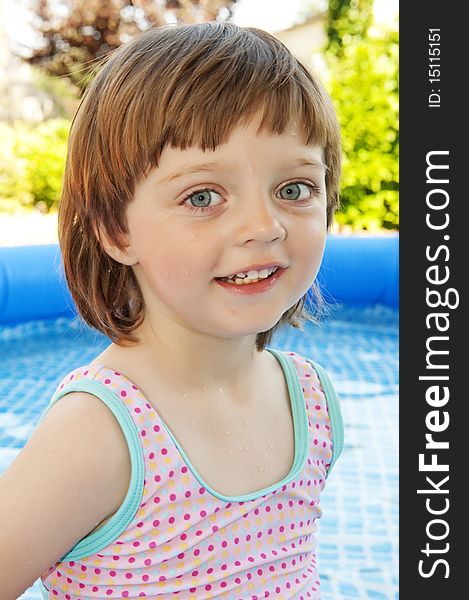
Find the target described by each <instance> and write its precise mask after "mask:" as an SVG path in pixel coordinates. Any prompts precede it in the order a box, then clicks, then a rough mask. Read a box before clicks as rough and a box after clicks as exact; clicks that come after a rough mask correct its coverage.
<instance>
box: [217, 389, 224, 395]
mask: <svg viewBox="0 0 469 600" xmlns="http://www.w3.org/2000/svg"><path fill="white" fill-rule="evenodd" d="M218 393H219V394H220V396H224V395H225V392H224V391H223V390H222V389H221V388H218Z"/></svg>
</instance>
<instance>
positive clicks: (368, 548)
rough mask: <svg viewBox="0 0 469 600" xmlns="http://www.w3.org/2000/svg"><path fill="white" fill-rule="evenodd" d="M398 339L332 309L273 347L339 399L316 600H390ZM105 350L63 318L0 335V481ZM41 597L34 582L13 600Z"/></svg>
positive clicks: (394, 560) (390, 324) (393, 326)
mask: <svg viewBox="0 0 469 600" xmlns="http://www.w3.org/2000/svg"><path fill="white" fill-rule="evenodd" d="M397 331H398V316H397V312H396V311H393V310H390V309H388V308H384V307H373V308H366V309H363V308H362V309H352V308H344V307H337V308H336V309H335V310H334V311H333V313H332V315H331V316H330V317H329V318H328V319H327V320H326V321H324V322H323V323H322V324H321V325H320V326H314V325H308V326H307V327H306V329H305V330H304V331H298V330H296V329H293V328H288V329H286V330H283V331H281V332H279V333H278V334H277V335H276V338H275V339H274V342H273V343H272V346H274V347H276V348H279V349H281V350H292V351H295V352H298V353H300V354H303V355H305V356H307V357H309V358H312V359H313V360H317V361H318V362H320V363H321V364H322V365H323V366H324V367H325V368H326V369H327V371H328V372H329V374H330V375H331V378H332V381H333V382H334V385H335V388H336V390H337V392H338V393H339V395H340V399H341V408H342V415H343V418H344V426H345V445H344V450H343V454H342V456H341V458H340V460H339V461H338V462H337V464H336V466H335V467H334V471H333V474H332V476H331V478H330V479H329V480H328V482H327V486H326V488H325V491H324V494H323V499H322V506H323V511H324V514H323V517H322V518H321V519H320V521H319V525H318V544H319V550H318V555H319V556H318V565H319V572H320V575H321V583H322V598H323V600H348V599H352V598H353V599H356V600H362V599H363V600H365V599H374V600H396V599H397V598H398V400H397V398H398V333H397ZM107 343H108V341H107V339H106V338H104V337H103V336H101V335H98V334H95V333H94V332H92V331H91V330H89V329H88V328H86V327H85V326H83V325H82V324H80V323H78V322H77V321H70V320H68V319H57V320H54V321H34V322H30V323H25V324H18V325H14V326H10V327H7V326H3V327H0V356H1V357H2V358H1V361H0V384H1V389H2V394H1V396H0V473H2V472H3V471H4V470H5V469H6V467H7V465H8V464H9V463H10V462H11V461H12V460H13V458H14V457H15V456H16V455H17V453H18V452H19V450H20V449H21V447H22V446H23V445H24V444H25V442H26V441H27V439H28V437H29V435H30V434H31V432H32V430H33V427H34V425H35V424H36V422H37V420H38V418H39V415H40V414H41V412H42V410H43V408H44V407H45V406H46V404H47V403H48V401H49V398H50V396H51V395H52V393H53V392H54V390H55V388H56V386H57V384H58V382H59V381H60V379H61V378H62V377H63V375H64V374H66V373H67V372H68V371H70V370H71V369H73V368H75V367H76V366H79V365H81V364H85V363H86V362H87V361H88V360H91V359H92V358H94V356H95V355H96V354H97V353H98V352H100V351H101V350H102V349H103V348H104V347H105V346H106V345H107ZM43 365H47V367H46V368H43ZM40 598H41V596H40V593H39V588H38V585H37V582H36V583H35V584H34V585H33V586H32V587H31V588H30V589H29V590H27V591H26V592H25V593H24V594H23V595H22V596H21V600H39V599H40Z"/></svg>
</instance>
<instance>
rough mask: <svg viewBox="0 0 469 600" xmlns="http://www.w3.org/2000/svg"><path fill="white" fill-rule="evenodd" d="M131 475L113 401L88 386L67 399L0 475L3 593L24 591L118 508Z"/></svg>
mask: <svg viewBox="0 0 469 600" xmlns="http://www.w3.org/2000/svg"><path fill="white" fill-rule="evenodd" d="M129 482H130V457H129V452H128V448H127V443H126V440H125V437H124V434H123V432H122V430H121V428H120V425H119V423H118V422H117V420H116V419H115V417H114V415H113V414H112V413H111V411H110V410H109V409H108V408H107V406H106V405H105V404H104V403H103V402H102V401H101V400H99V399H98V398H96V397H95V396H93V395H92V394H88V393H83V392H74V393H70V394H67V395H65V396H64V397H63V398H61V399H60V400H59V401H58V402H57V403H56V404H55V405H54V406H53V407H52V408H51V409H50V410H49V412H48V413H47V414H46V416H45V417H44V419H43V420H42V421H41V423H39V425H38V426H37V428H36V430H35V431H34V432H33V434H32V435H31V437H30V439H29V440H28V442H27V444H26V445H25V447H24V448H23V449H22V450H21V452H20V453H19V454H18V456H17V458H16V459H15V460H14V461H13V463H12V464H11V465H10V466H9V468H8V469H7V470H6V472H5V473H4V474H3V475H2V477H0V498H1V502H0V531H2V536H0V557H1V558H0V597H1V598H10V597H11V598H13V597H15V598H16V597H17V596H19V595H20V594H21V593H22V592H23V591H24V590H25V589H27V588H28V587H29V586H31V585H32V584H33V582H34V581H35V580H36V579H37V578H38V577H39V576H40V575H41V574H42V573H43V572H44V571H45V570H46V569H47V568H48V567H49V566H51V565H52V564H54V563H55V562H56V561H58V560H60V558H61V557H62V556H64V555H65V554H66V553H67V552H68V551H69V550H70V549H71V548H72V547H73V546H74V545H76V544H77V543H78V542H79V541H80V540H81V539H83V538H84V537H85V536H86V535H88V533H89V532H91V531H92V530H93V529H94V528H95V527H96V525H98V524H99V523H100V522H101V521H103V520H104V519H105V518H106V517H108V516H109V515H110V514H112V513H113V512H115V510H117V508H118V507H119V506H120V504H121V503H122V501H123V499H124V498H125V494H126V492H127V489H128V486H129ZM26 557H27V559H28V560H27V561H26V560H25V558H26ZM15 594H17V596H15Z"/></svg>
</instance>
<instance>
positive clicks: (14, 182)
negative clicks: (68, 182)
mask: <svg viewBox="0 0 469 600" xmlns="http://www.w3.org/2000/svg"><path fill="white" fill-rule="evenodd" d="M69 128H70V122H69V121H68V120H66V119H50V120H48V121H44V122H43V123H40V124H39V125H35V126H27V125H25V124H24V123H16V124H15V125H14V126H9V125H6V124H2V123H0V173H1V175H0V198H1V199H4V200H6V202H5V201H3V202H2V205H3V206H4V207H5V206H7V207H8V206H10V208H11V210H14V209H15V208H16V207H18V206H23V207H33V206H36V207H38V208H40V209H41V210H42V211H49V210H50V209H51V208H52V207H55V206H56V204H57V202H58V199H59V197H60V192H61V189H62V177H63V170H64V166H65V156H66V150H67V137H68V131H69Z"/></svg>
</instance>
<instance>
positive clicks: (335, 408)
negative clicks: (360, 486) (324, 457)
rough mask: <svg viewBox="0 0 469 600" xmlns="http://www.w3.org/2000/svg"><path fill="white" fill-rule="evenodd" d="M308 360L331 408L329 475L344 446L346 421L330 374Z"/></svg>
mask: <svg viewBox="0 0 469 600" xmlns="http://www.w3.org/2000/svg"><path fill="white" fill-rule="evenodd" d="M306 360H307V361H308V362H309V363H310V364H311V365H312V366H313V368H314V370H315V371H316V373H317V374H318V377H319V381H320V382H321V385H322V389H323V390H324V396H325V397H326V402H327V408H328V410H329V417H330V420H331V430H332V460H331V464H330V465H329V469H328V470H327V475H329V473H330V472H331V470H332V467H333V466H334V464H335V463H336V461H337V459H338V458H339V456H340V455H341V453H342V449H343V447H344V422H343V421H342V413H341V410H340V403H339V397H338V396H337V392H336V391H335V389H334V386H333V385H332V382H331V380H330V379H329V375H328V374H327V373H326V371H325V370H324V368H323V367H321V365H320V364H318V363H317V362H314V361H312V360H309V359H306ZM327 475H326V476H327Z"/></svg>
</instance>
